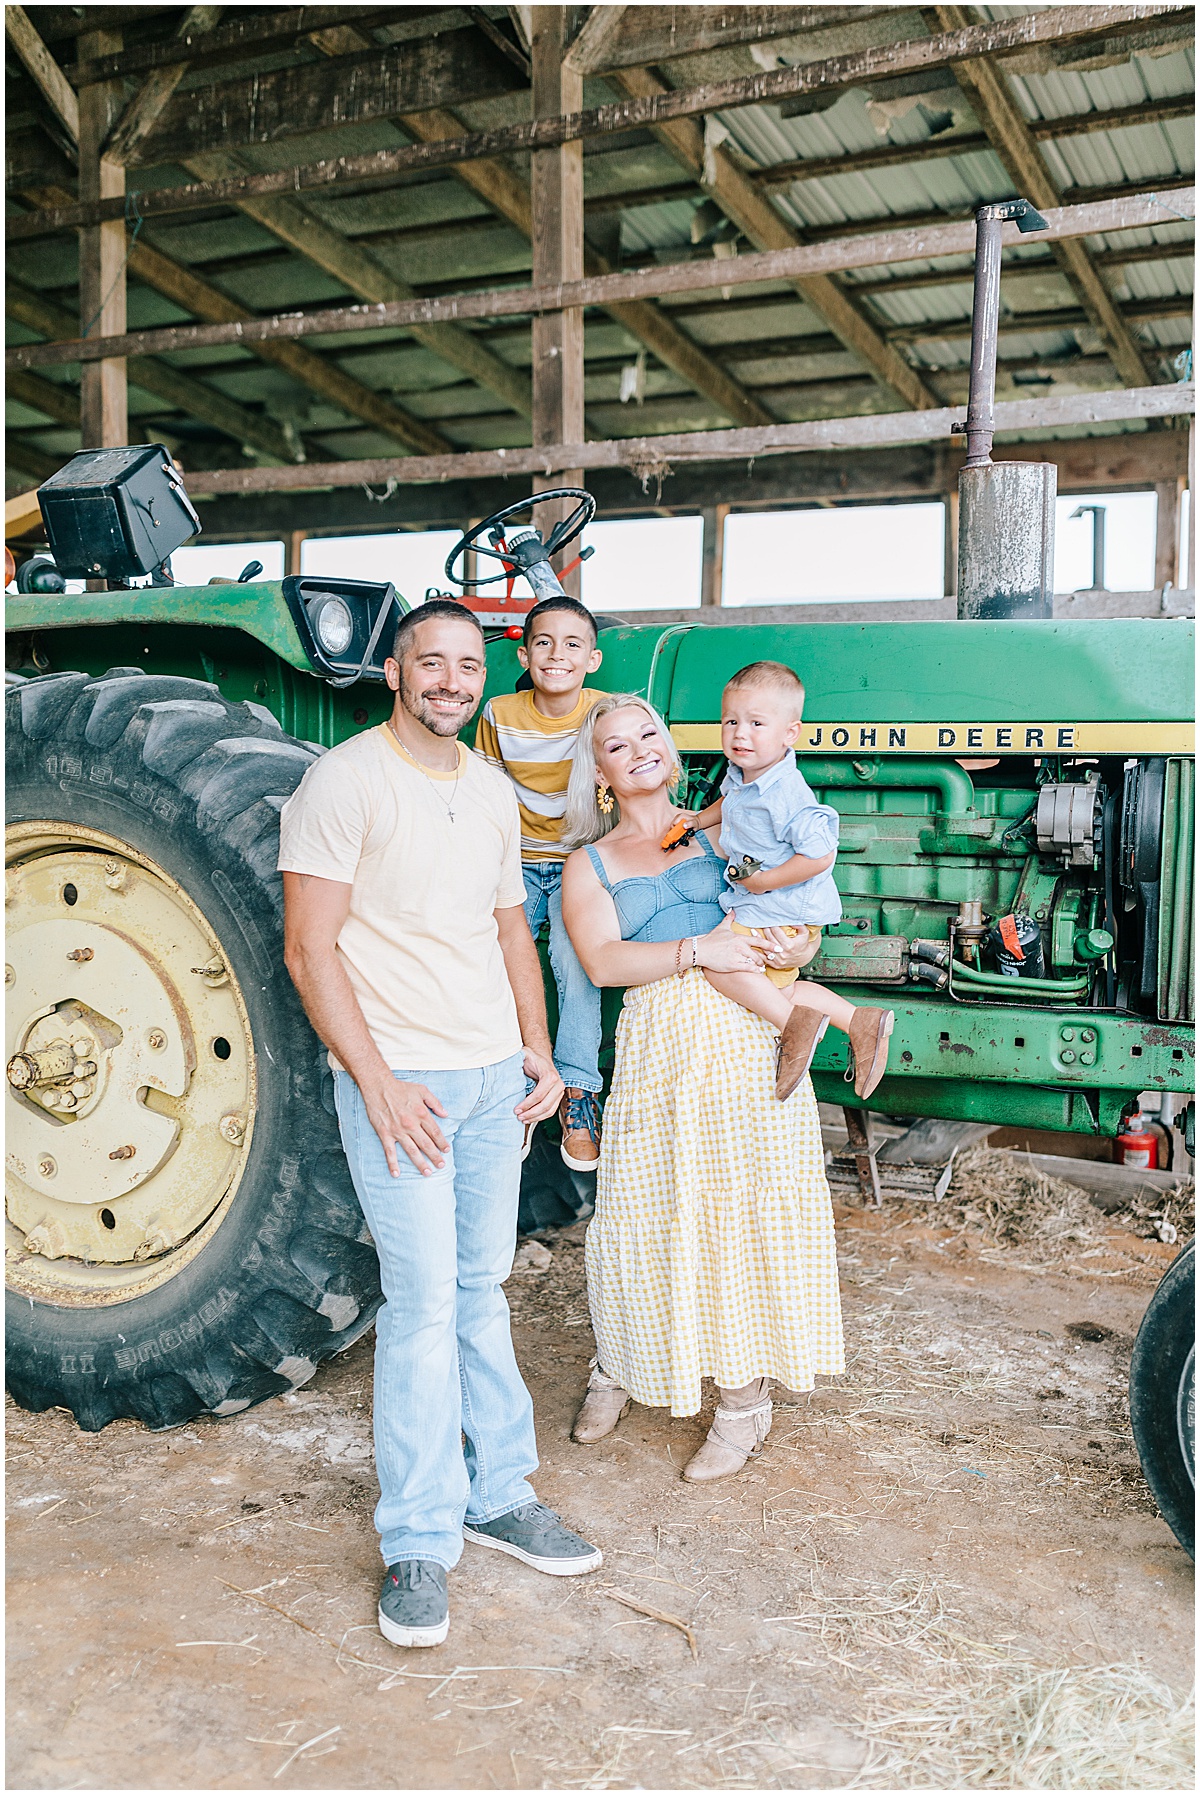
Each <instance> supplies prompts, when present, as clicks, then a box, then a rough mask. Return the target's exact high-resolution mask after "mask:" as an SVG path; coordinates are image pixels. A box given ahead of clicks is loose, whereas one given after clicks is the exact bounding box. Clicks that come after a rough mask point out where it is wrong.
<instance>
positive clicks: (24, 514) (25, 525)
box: [4, 492, 42, 542]
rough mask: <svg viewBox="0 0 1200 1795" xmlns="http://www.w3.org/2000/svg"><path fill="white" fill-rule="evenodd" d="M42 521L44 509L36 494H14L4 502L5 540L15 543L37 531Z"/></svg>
mask: <svg viewBox="0 0 1200 1795" xmlns="http://www.w3.org/2000/svg"><path fill="white" fill-rule="evenodd" d="M41 521H42V507H41V505H40V504H39V503H38V496H37V493H36V492H19V493H14V495H13V497H12V498H11V499H6V500H5V501H4V540H5V541H6V542H8V541H10V540H11V541H15V540H16V539H17V537H18V536H25V535H27V534H28V533H29V531H30V530H33V529H36V528H37V526H38V524H40V523H41Z"/></svg>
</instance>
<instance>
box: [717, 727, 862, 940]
mask: <svg viewBox="0 0 1200 1795" xmlns="http://www.w3.org/2000/svg"><path fill="white" fill-rule="evenodd" d="M721 796H722V797H723V798H724V800H725V803H724V807H723V808H722V811H721V852H722V853H723V854H724V855H725V857H726V859H727V861H728V862H729V864H730V865H737V864H738V863H739V862H740V861H741V859H742V857H743V856H744V855H746V854H749V855H750V856H751V858H752V859H754V860H761V861H762V864H763V868H764V870H765V871H769V870H770V869H771V868H772V867H776V866H782V865H783V863H784V861H785V860H790V859H791V858H792V855H793V854H803V855H805V856H806V857H807V858H808V859H810V860H820V859H821V858H822V857H823V856H824V855H825V854H833V853H836V852H837V844H838V813H837V811H836V810H834V809H833V807H832V806H831V805H829V804H818V803H817V798H816V793H815V792H814V791H813V789H812V787H811V786H810V785H809V783H808V781H807V780H806V779H805V777H804V775H803V774H802V773H801V771H800V769H799V767H798V766H797V765H796V752H795V749H794V748H789V749H788V751H787V753H786V754H785V755H784V757H783V759H782V760H777V761H776V762H775V765H774V766H773V767H768V768H767V770H766V772H765V773H760V774H759V775H758V778H757V779H751V780H745V779H743V777H742V774H741V771H740V769H739V768H738V767H730V769H729V771H728V772H727V773H726V775H725V779H724V783H723V784H722V786H721ZM721 908H722V909H723V910H732V911H733V912H734V915H735V916H736V917H737V920H738V921H739V922H740V923H742V924H743V925H744V926H745V927H746V928H749V929H766V928H774V927H778V926H779V925H780V924H785V923H791V924H796V923H801V922H804V923H809V924H811V926H812V927H813V928H823V927H825V925H826V924H828V923H834V922H840V921H841V916H842V900H841V897H840V896H839V894H838V888H837V886H836V884H835V883H834V878H833V869H832V867H831V868H830V869H829V870H828V871H827V872H823V873H818V874H817V875H816V877H815V878H813V879H806V880H805V882H804V884H803V885H785V886H783V887H782V889H780V890H779V891H767V892H763V893H762V895H761V896H758V897H754V896H752V895H751V894H750V893H749V892H747V891H742V890H741V889H740V888H739V886H738V885H736V884H731V883H730V882H729V877H728V873H726V884H725V889H724V891H722V893H721Z"/></svg>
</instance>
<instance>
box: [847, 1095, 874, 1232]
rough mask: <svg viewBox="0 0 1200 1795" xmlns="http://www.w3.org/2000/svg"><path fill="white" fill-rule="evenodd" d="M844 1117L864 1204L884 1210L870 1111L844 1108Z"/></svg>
mask: <svg viewBox="0 0 1200 1795" xmlns="http://www.w3.org/2000/svg"><path fill="white" fill-rule="evenodd" d="M842 1115H843V1116H844V1117H845V1119H846V1133H847V1135H848V1137H849V1146H850V1151H851V1153H853V1155H854V1163H855V1165H856V1166H857V1167H858V1188H859V1190H860V1191H861V1192H862V1200H863V1202H864V1203H866V1202H868V1201H869V1202H870V1203H872V1204H873V1205H874V1207H875V1208H876V1209H882V1208H883V1196H882V1193H881V1192H880V1189H879V1167H878V1166H877V1165H876V1163H875V1148H874V1146H873V1144H872V1140H871V1114H870V1111H869V1110H865V1109H848V1108H846V1107H845V1106H843V1108H842Z"/></svg>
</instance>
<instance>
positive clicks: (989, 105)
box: [935, 6, 1153, 386]
mask: <svg viewBox="0 0 1200 1795" xmlns="http://www.w3.org/2000/svg"><path fill="white" fill-rule="evenodd" d="M935 10H936V14H937V19H938V23H939V24H940V25H941V27H942V29H943V30H944V31H958V30H961V29H962V27H963V25H964V23H965V22H966V20H967V17H968V14H967V11H966V8H965V7H962V6H938V7H937V8H936V9H935ZM950 67H951V69H952V71H953V74H954V77H955V80H956V81H957V82H958V84H959V86H960V87H961V88H962V90H963V92H964V93H965V94H966V96H967V98H968V99H969V100H970V102H971V106H972V109H973V111H974V113H975V116H976V118H977V119H978V120H979V122H980V124H981V125H982V126H983V128H984V130H985V131H986V132H987V135H988V137H989V138H990V139H991V143H992V147H993V149H994V150H995V151H996V154H997V155H998V156H999V158H1000V160H1001V161H1002V162H1003V164H1004V166H1005V168H1006V170H1007V171H1008V175H1009V178H1010V179H1011V180H1012V182H1013V184H1014V186H1015V187H1016V190H1017V192H1018V193H1019V194H1020V195H1021V196H1022V198H1024V199H1028V200H1030V201H1032V203H1033V204H1034V205H1035V206H1037V207H1038V208H1039V209H1041V208H1044V207H1048V206H1059V205H1061V204H1062V196H1061V195H1060V193H1059V191H1058V188H1057V186H1056V184H1055V182H1054V180H1053V178H1052V177H1051V174H1050V170H1049V169H1048V168H1047V166H1046V162H1045V159H1044V158H1043V156H1042V153H1041V151H1040V150H1039V149H1038V146H1037V142H1036V140H1035V138H1034V136H1033V133H1032V132H1031V131H1030V129H1029V125H1028V123H1027V122H1026V120H1025V118H1024V117H1023V116H1022V114H1021V111H1020V109H1019V107H1018V106H1017V103H1016V101H1015V100H1014V98H1013V96H1012V93H1011V91H1010V89H1009V87H1008V84H1007V82H1006V81H1005V79H1004V75H1003V72H1002V71H1001V70H1000V69H997V68H994V67H993V66H992V64H991V63H990V62H989V61H988V60H987V58H986V57H984V56H967V57H964V58H962V59H961V60H955V61H953V62H952V63H951V65H950ZM1054 255H1055V259H1056V260H1057V262H1058V264H1059V266H1060V267H1061V268H1062V271H1063V273H1064V274H1065V275H1066V277H1067V279H1068V281H1069V282H1070V283H1071V286H1072V287H1073V289H1074V291H1075V293H1076V295H1077V296H1078V298H1079V302H1080V304H1081V305H1082V306H1083V309H1084V311H1085V312H1086V313H1087V315H1088V318H1089V319H1090V321H1091V323H1092V324H1093V325H1094V327H1095V329H1096V330H1097V331H1099V333H1100V337H1101V339H1102V341H1103V343H1104V346H1105V349H1106V350H1107V352H1108V354H1109V356H1110V358H1111V360H1112V364H1113V367H1114V368H1115V369H1116V371H1117V373H1118V374H1119V375H1120V377H1121V379H1122V380H1123V381H1125V382H1126V384H1127V385H1129V386H1141V385H1143V384H1144V383H1145V382H1146V381H1148V380H1151V379H1152V378H1153V376H1152V374H1151V373H1150V370H1149V368H1148V367H1147V365H1146V362H1145V359H1144V357H1143V355H1142V351H1141V348H1140V347H1139V345H1138V343H1137V342H1136V341H1135V339H1134V337H1133V335H1132V333H1131V332H1130V330H1129V328H1128V326H1127V325H1126V323H1125V320H1124V319H1123V318H1122V316H1121V314H1120V312H1119V311H1118V310H1117V306H1116V303H1115V301H1114V300H1113V297H1112V294H1111V293H1110V292H1109V290H1108V288H1107V287H1106V286H1105V284H1104V279H1103V276H1102V275H1101V274H1100V273H1099V271H1098V270H1097V268H1096V267H1095V264H1094V263H1093V261H1092V259H1091V255H1090V253H1089V251H1088V248H1087V245H1086V244H1085V243H1083V242H1079V241H1071V242H1063V243H1058V244H1056V245H1055V248H1054Z"/></svg>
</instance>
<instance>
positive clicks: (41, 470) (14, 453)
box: [4, 430, 66, 485]
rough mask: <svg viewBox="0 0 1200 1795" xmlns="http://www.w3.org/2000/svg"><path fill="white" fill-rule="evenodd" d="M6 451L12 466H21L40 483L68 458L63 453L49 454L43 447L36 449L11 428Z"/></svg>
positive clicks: (20, 467) (24, 472)
mask: <svg viewBox="0 0 1200 1795" xmlns="http://www.w3.org/2000/svg"><path fill="white" fill-rule="evenodd" d="M4 453H5V458H6V460H7V462H8V465H9V466H10V467H14V468H19V469H20V470H21V472H22V473H23V474H28V475H30V477H31V478H32V479H34V480H36V481H37V482H38V483H39V485H40V483H41V482H42V481H43V480H48V479H49V478H50V476H51V474H56V473H57V472H58V470H59V468H60V467H61V466H62V464H63V462H64V460H65V459H66V457H65V456H63V455H47V454H46V453H45V452H44V451H43V450H42V449H35V448H34V446H33V444H32V443H27V442H23V441H22V439H21V438H20V437H19V436H14V435H13V433H12V431H11V430H10V431H9V432H8V434H7V436H6V438H5V443H4Z"/></svg>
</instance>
